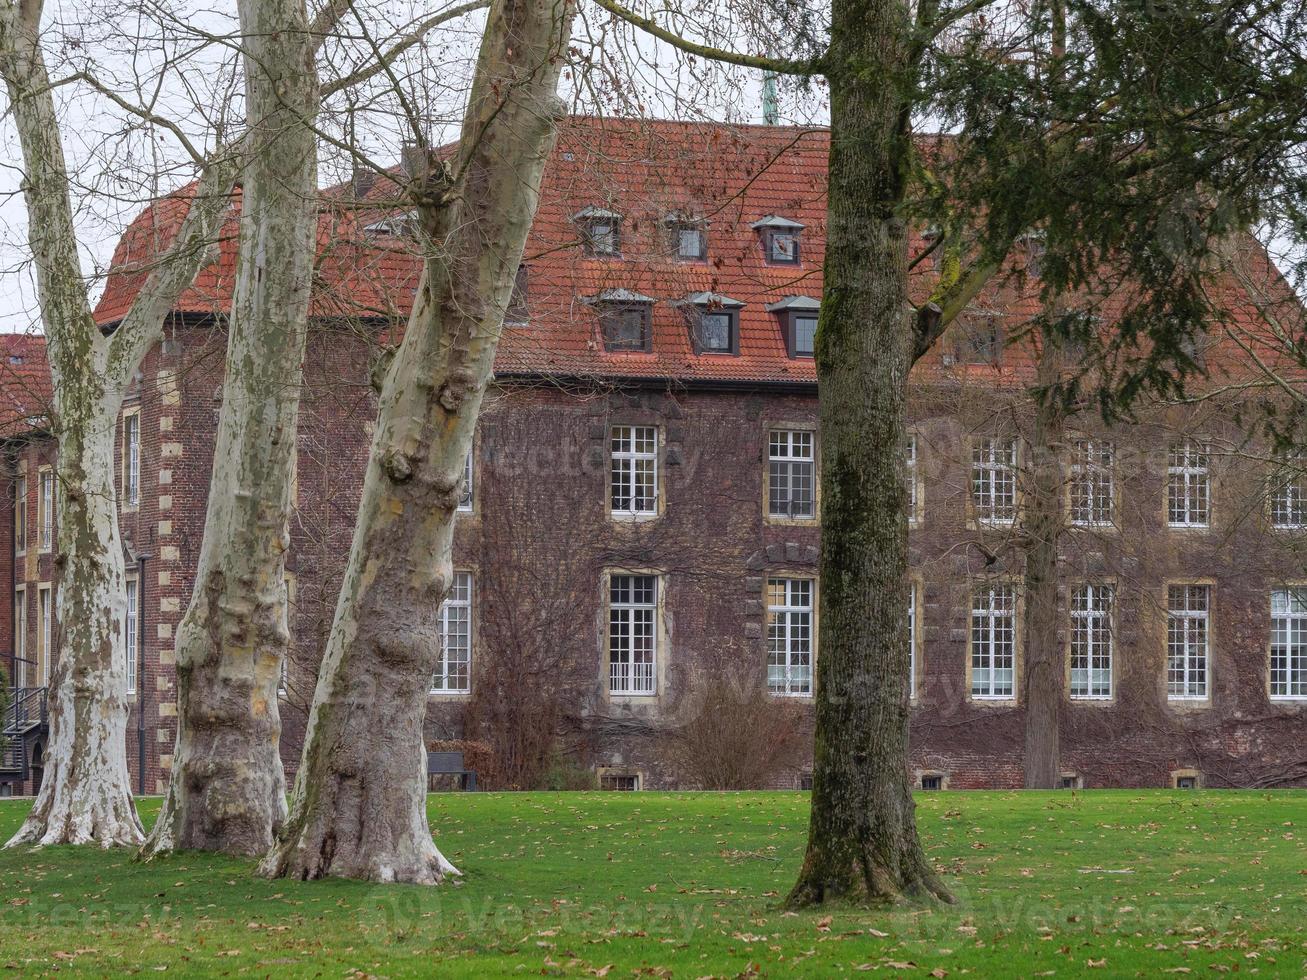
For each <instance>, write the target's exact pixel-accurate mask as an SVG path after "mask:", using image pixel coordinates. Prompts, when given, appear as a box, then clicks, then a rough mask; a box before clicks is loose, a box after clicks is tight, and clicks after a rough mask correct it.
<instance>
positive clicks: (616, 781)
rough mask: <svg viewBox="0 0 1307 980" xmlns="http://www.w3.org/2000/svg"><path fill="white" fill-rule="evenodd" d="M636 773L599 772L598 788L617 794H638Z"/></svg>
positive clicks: (638, 778) (638, 781)
mask: <svg viewBox="0 0 1307 980" xmlns="http://www.w3.org/2000/svg"><path fill="white" fill-rule="evenodd" d="M641 782H642V781H641V779H640V774H639V773H638V772H601V773H600V774H599V788H600V789H602V790H605V791H612V792H619V793H638V792H639V791H640V785H641Z"/></svg>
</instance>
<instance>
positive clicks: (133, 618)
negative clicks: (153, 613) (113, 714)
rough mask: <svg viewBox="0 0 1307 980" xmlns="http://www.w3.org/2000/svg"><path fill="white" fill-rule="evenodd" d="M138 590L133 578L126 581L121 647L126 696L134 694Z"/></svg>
mask: <svg viewBox="0 0 1307 980" xmlns="http://www.w3.org/2000/svg"><path fill="white" fill-rule="evenodd" d="M139 588H140V587H139V584H138V583H137V580H136V578H135V577H134V576H133V577H129V578H128V579H127V617H126V619H125V620H124V623H123V645H124V648H125V649H126V651H127V693H128V694H135V693H136V671H137V663H136V654H137V647H136V644H137V642H138V639H137V637H138V634H139V629H138V622H139V621H138V619H137V615H138V613H139V611H140V602H139V601H138V596H139V594H140V591H139Z"/></svg>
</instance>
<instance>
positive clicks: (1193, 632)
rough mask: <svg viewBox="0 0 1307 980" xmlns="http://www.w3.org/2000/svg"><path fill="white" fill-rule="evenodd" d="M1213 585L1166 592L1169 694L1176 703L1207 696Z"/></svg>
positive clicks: (1175, 587) (1167, 683) (1186, 586)
mask: <svg viewBox="0 0 1307 980" xmlns="http://www.w3.org/2000/svg"><path fill="white" fill-rule="evenodd" d="M1211 601H1212V591H1211V586H1209V585H1171V586H1168V587H1167V590H1166V693H1167V696H1168V697H1170V698H1172V699H1174V700H1183V699H1185V698H1206V697H1207V633H1208V629H1207V622H1208V620H1207V617H1208V614H1209V611H1210V607H1211Z"/></svg>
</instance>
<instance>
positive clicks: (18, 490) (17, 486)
mask: <svg viewBox="0 0 1307 980" xmlns="http://www.w3.org/2000/svg"><path fill="white" fill-rule="evenodd" d="M14 554H17V555H25V554H27V477H26V476H16V477H14Z"/></svg>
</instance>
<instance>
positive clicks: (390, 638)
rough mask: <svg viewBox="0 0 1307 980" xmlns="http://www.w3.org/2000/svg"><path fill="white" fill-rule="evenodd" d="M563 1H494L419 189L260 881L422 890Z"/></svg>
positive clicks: (437, 856)
mask: <svg viewBox="0 0 1307 980" xmlns="http://www.w3.org/2000/svg"><path fill="white" fill-rule="evenodd" d="M571 18H572V7H571V5H570V4H569V3H567V2H566V0H560V2H554V0H497V2H496V3H494V4H493V5H492V7H491V9H490V12H489V15H488V18H487V24H486V28H485V35H484V38H483V40H482V45H481V52H480V56H479V60H478V64H477V69H476V75H475V78H474V80H473V86H472V92H471V96H470V98H469V101H468V109H467V114H466V116H465V119H464V123H463V131H462V137H461V141H460V144H459V148H458V152H457V154H456V156H455V158H454V159H453V160H452V161H450V162H448V163H435V162H433V163H431V165H430V167H429V172H428V173H427V174H426V175H425V176H423V177H422V178H420V179H419V180H418V181H417V182H416V186H415V187H414V197H415V201H416V203H417V205H418V211H419V214H420V216H421V219H422V223H423V226H424V238H425V239H426V241H427V243H428V246H429V255H428V257H427V260H426V262H425V266H424V270H423V276H422V281H421V283H420V284H419V286H418V291H417V295H416V297H415V301H414V306H413V311H412V314H411V316H410V317H409V322H408V327H407V330H406V331H405V334H404V339H403V342H402V343H401V345H400V347H399V350H398V351H397V352H396V355H395V357H394V359H393V361H392V363H391V365H390V367H389V369H388V371H387V374H386V378H385V382H384V385H383V387H382V393H381V404H380V410H379V414H378V423H377V429H376V434H375V436H374V438H373V443H372V451H371V456H370V459H369V462H368V469H367V473H366V476H365V479H364V486H363V497H362V500H361V502H360V505H359V516H358V522H357V525H356V527H355V531H354V542H353V546H352V549H351V552H350V560H349V564H348V566H347V568H346V572H345V578H344V584H343V586H342V589H341V594H340V599H339V601H338V604H337V606H336V613H335V620H334V622H333V624H332V630H331V635H330V638H329V640H328V643H327V648H326V651H325V655H324V658H323V663H322V668H321V671H320V673H319V676H318V686H317V690H316V692H315V694H314V699H313V706H312V708H311V710H310V714H309V724H308V731H307V734H306V739H305V746H304V754H303V759H302V761H301V764H300V769H299V774H298V777H297V779H296V784H295V793H294V797H293V800H292V805H291V812H290V816H289V818H288V820H287V822H286V826H285V828H284V829H283V832H282V834H281V837H280V839H279V841H278V843H277V844H275V845H274V847H273V848H272V850H271V851H270V852H269V853H268V855H267V857H266V858H265V859H264V862H263V866H262V871H263V873H264V874H266V875H269V876H274V877H275V876H283V875H285V876H291V877H297V878H306V879H307V878H320V877H323V876H326V875H338V876H343V877H352V878H363V879H369V880H374V881H405V882H414V883H420V884H434V883H436V882H438V881H440V879H441V878H442V877H443V876H444V875H445V874H446V873H448V872H452V871H454V868H453V866H452V865H451V864H450V863H449V862H448V861H447V860H445V858H444V857H443V856H442V855H441V853H440V852H439V850H437V849H436V846H435V844H434V842H433V840H432V837H431V833H430V830H429V828H428V825H427V815H426V762H425V759H426V753H425V749H424V746H423V741H422V723H423V718H424V716H425V713H426V700H427V690H428V688H429V687H430V683H431V676H432V672H433V670H434V667H435V664H436V658H437V656H438V651H439V630H438V615H439V609H440V603H441V601H442V600H443V598H444V594H445V592H446V591H447V589H448V586H449V583H450V580H451V577H452V569H451V564H450V549H451V545H452V542H453V521H454V512H455V508H456V507H457V505H458V498H459V492H460V484H461V481H462V474H463V460H464V457H465V455H466V453H467V449H468V447H469V446H470V444H471V441H472V434H473V430H474V427H475V425H476V417H477V413H478V411H479V409H480V405H481V400H482V396H483V394H484V391H485V387H486V384H487V383H488V381H489V378H490V373H491V370H492V367H493V363H494V354H495V348H496V346H497V344H498V340H499V334H500V330H501V328H502V325H503V316H504V311H505V309H506V308H507V306H508V303H509V299H510V296H511V293H512V288H513V282H514V279H515V277H516V274H517V267H518V263H519V262H520V260H521V255H522V249H523V246H524V244H525V241H526V236H527V233H528V231H529V230H530V227H531V222H532V219H533V218H534V216H535V210H536V205H537V202H538V197H539V186H540V179H541V175H542V173H543V169H544V164H545V159H546V156H547V154H548V151H549V147H550V144H551V142H552V136H553V132H554V128H555V125H556V122H557V119H558V117H559V116H560V115H561V112H562V106H561V103H560V101H559V99H558V98H557V95H556V94H555V90H556V88H557V83H558V75H559V71H560V68H561V59H562V49H563V45H564V44H565V42H566V40H567V38H568V36H569V34H570V30H571Z"/></svg>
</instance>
